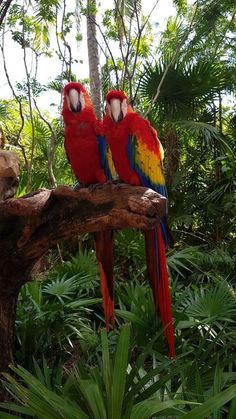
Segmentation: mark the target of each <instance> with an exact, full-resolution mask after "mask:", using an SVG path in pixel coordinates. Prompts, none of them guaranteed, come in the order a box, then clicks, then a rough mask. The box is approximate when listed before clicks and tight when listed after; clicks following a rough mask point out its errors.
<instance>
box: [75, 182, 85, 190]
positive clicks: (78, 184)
mask: <svg viewBox="0 0 236 419" xmlns="http://www.w3.org/2000/svg"><path fill="white" fill-rule="evenodd" d="M82 188H86V186H85V185H84V184H83V183H79V182H77V183H76V184H75V186H73V189H82Z"/></svg>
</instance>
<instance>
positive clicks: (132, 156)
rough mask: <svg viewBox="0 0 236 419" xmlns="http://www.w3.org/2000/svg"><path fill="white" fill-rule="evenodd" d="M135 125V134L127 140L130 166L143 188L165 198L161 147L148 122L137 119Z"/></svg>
mask: <svg viewBox="0 0 236 419" xmlns="http://www.w3.org/2000/svg"><path fill="white" fill-rule="evenodd" d="M137 125H138V127H137V129H136V132H134V133H133V134H132V135H131V134H130V135H129V140H128V156H129V162H130V165H131V167H132V169H133V170H135V171H136V172H137V174H138V175H139V177H140V179H141V182H142V185H143V186H147V187H148V188H151V189H153V190H154V191H156V192H157V193H159V194H160V195H163V196H165V197H167V190H166V186H165V178H164V173H163V157H164V152H163V148H162V145H161V143H160V141H159V140H158V138H157V135H156V131H155V130H154V129H153V128H152V127H151V126H150V124H149V122H148V121H145V120H141V121H140V119H139V120H138V124H137Z"/></svg>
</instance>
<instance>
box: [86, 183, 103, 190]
mask: <svg viewBox="0 0 236 419" xmlns="http://www.w3.org/2000/svg"><path fill="white" fill-rule="evenodd" d="M101 187H102V184H101V183H93V184H92V185H89V187H88V189H89V191H91V192H93V191H95V190H96V189H99V188H101Z"/></svg>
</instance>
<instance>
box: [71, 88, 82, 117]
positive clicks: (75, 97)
mask: <svg viewBox="0 0 236 419" xmlns="http://www.w3.org/2000/svg"><path fill="white" fill-rule="evenodd" d="M67 104H68V108H69V109H70V111H72V112H80V111H81V109H82V106H81V102H80V96H79V93H78V92H77V90H75V89H70V91H69V94H68V96H67Z"/></svg>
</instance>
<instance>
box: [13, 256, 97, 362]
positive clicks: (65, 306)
mask: <svg viewBox="0 0 236 419" xmlns="http://www.w3.org/2000/svg"><path fill="white" fill-rule="evenodd" d="M73 273H74V274H73ZM95 275H96V265H95V263H94V259H93V258H92V257H91V256H89V254H88V255H86V254H84V255H82V256H77V257H74V258H73V259H72V260H71V261H68V262H65V264H64V265H62V267H60V268H55V269H54V271H52V272H50V274H49V275H48V278H47V279H45V280H44V281H43V282H41V281H34V282H31V283H29V284H26V285H25V286H24V287H23V288H22V290H21V293H20V297H19V301H18V308H17V318H16V335H17V343H16V357H17V360H18V362H20V363H22V364H23V365H25V366H27V367H30V368H31V365H32V359H33V357H35V358H36V359H40V357H41V354H42V353H44V355H45V356H46V357H47V359H51V360H52V359H53V357H54V354H55V351H56V352H57V355H58V356H59V355H61V356H62V357H63V356H65V352H67V353H68V354H69V353H70V352H71V351H72V352H73V346H74V342H77V341H79V342H80V347H81V350H82V351H83V350H84V349H86V346H87V348H88V347H89V346H94V345H96V340H97V338H96V334H95V331H94V330H93V327H92V319H91V318H90V314H91V313H92V307H93V306H94V305H97V304H99V305H101V300H100V298H96V297H95V296H94V289H95V288H96V287H97V285H98V282H97V279H96V277H95ZM83 341H84V342H83ZM85 342H86V344H85ZM67 356H68V355H67Z"/></svg>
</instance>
